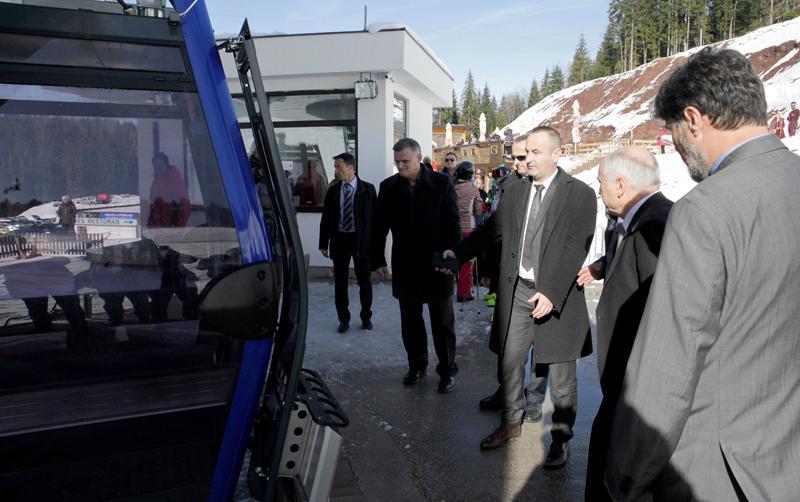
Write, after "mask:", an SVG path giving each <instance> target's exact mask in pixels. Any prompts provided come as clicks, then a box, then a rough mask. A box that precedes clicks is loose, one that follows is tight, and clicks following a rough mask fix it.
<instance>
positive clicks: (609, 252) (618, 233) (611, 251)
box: [606, 221, 625, 272]
mask: <svg viewBox="0 0 800 502" xmlns="http://www.w3.org/2000/svg"><path fill="white" fill-rule="evenodd" d="M623 237H625V227H624V226H623V225H622V221H619V222H618V223H617V224H616V225H614V231H613V232H612V233H611V237H610V238H609V239H608V249H606V272H608V270H609V269H610V268H611V263H612V262H613V261H614V256H615V255H616V254H617V248H619V245H620V243H621V242H622V238H623Z"/></svg>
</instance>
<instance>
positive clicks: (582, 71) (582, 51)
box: [568, 33, 592, 85]
mask: <svg viewBox="0 0 800 502" xmlns="http://www.w3.org/2000/svg"><path fill="white" fill-rule="evenodd" d="M591 74H592V58H591V56H589V48H588V47H587V46H586V39H585V38H584V36H583V33H581V38H580V40H578V46H577V47H576V48H575V54H573V56H572V64H570V66H569V80H568V83H569V85H575V84H580V83H581V82H585V81H587V80H589V78H591Z"/></svg>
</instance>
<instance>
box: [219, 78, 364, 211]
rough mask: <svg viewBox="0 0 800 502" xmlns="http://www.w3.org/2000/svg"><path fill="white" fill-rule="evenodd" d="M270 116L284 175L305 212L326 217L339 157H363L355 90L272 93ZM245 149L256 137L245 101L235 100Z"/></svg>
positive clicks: (298, 207)
mask: <svg viewBox="0 0 800 502" xmlns="http://www.w3.org/2000/svg"><path fill="white" fill-rule="evenodd" d="M267 99H268V100H269V111H270V115H271V117H272V124H273V126H274V127H275V137H276V139H277V142H278V151H279V153H280V157H281V162H283V171H284V173H285V174H286V177H287V178H288V179H289V185H290V189H291V192H292V198H293V200H294V205H295V207H297V209H298V210H299V211H321V210H322V206H323V203H324V199H325V192H326V190H327V188H328V184H329V183H330V182H331V181H333V179H334V169H333V157H334V156H335V155H338V154H340V153H342V152H348V153H351V154H353V155H354V156H356V158H357V157H358V156H357V139H356V101H355V97H354V95H353V91H352V90H342V91H319V92H309V91H305V92H288V93H270V94H269V95H268V96H267ZM234 104H235V108H236V113H237V116H238V118H239V124H240V127H241V128H242V136H243V137H244V140H245V146H246V147H248V148H250V145H252V143H253V134H252V132H251V131H250V124H249V118H248V117H247V110H246V108H245V106H244V101H243V100H242V98H241V97H237V96H234Z"/></svg>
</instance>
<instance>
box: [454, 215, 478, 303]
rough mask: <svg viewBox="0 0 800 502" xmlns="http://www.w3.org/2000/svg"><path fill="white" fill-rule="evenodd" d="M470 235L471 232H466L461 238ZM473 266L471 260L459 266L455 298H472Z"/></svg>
mask: <svg viewBox="0 0 800 502" xmlns="http://www.w3.org/2000/svg"><path fill="white" fill-rule="evenodd" d="M471 233H472V230H470V231H468V232H463V233H462V234H461V236H462V237H466V236H468V235H469V234H471ZM473 268H474V265H473V263H472V260H470V261H467V262H464V263H462V264H461V268H460V269H459V270H458V287H457V290H456V296H458V298H472V269H473Z"/></svg>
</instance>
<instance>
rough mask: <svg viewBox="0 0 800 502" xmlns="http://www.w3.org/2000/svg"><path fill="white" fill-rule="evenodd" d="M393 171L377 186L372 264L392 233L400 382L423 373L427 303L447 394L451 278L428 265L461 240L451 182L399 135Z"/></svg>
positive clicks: (381, 264) (450, 382)
mask: <svg viewBox="0 0 800 502" xmlns="http://www.w3.org/2000/svg"><path fill="white" fill-rule="evenodd" d="M393 150H394V162H395V165H396V166H397V171H398V173H397V174H395V175H394V176H391V177H389V178H387V179H385V180H384V181H383V182H382V183H381V186H380V193H379V194H378V203H377V209H376V211H375V226H374V239H373V243H374V247H373V253H372V257H373V260H372V266H373V268H374V269H375V270H376V271H377V272H378V273H379V274H380V275H382V276H384V277H385V276H386V275H387V274H388V269H387V267H386V257H385V254H384V253H385V246H386V235H387V233H388V232H389V230H391V231H392V295H393V296H394V297H395V298H397V299H398V301H399V303H400V329H401V331H402V334H403V345H404V346H405V349H406V353H407V355H408V373H406V375H405V377H404V378H403V384H405V385H414V384H416V383H419V382H420V381H421V380H422V379H423V377H424V376H425V368H426V367H427V365H428V348H427V338H428V335H427V333H426V331H425V323H424V321H423V319H422V307H423V305H424V304H427V305H428V312H429V314H430V319H431V332H432V335H433V345H434V348H435V349H436V355H437V357H438V359H439V365H438V366H437V367H436V372H437V373H438V374H439V376H440V381H439V392H450V391H452V390H453V387H454V385H455V379H454V376H455V374H456V372H457V371H458V367H457V366H456V363H455V345H456V335H455V328H454V316H453V300H452V296H453V279H452V277H448V276H445V275H443V274H440V273H438V272H436V271H435V270H434V268H433V255H434V253H439V254H441V253H442V251H444V250H445V249H450V248H452V247H453V246H455V244H456V243H457V242H458V241H459V240H460V239H461V229H460V228H459V223H458V208H457V207H456V193H455V190H454V189H453V183H452V182H451V181H450V179H449V178H448V177H447V176H445V175H444V174H440V173H437V172H435V171H433V170H431V169H428V168H427V167H424V166H423V165H422V164H421V161H422V154H421V152H420V146H419V143H417V142H416V141H415V140H413V139H411V138H403V139H401V140H399V141H398V142H397V143H395V145H394V147H393Z"/></svg>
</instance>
